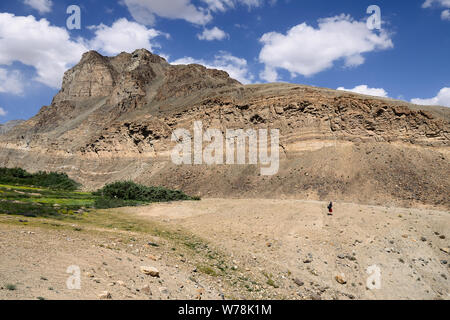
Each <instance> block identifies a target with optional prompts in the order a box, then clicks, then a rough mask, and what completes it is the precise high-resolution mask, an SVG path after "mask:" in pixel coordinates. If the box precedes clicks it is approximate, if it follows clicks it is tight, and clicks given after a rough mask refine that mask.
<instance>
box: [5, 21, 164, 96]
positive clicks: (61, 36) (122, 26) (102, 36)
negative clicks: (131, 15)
mask: <svg viewBox="0 0 450 320" xmlns="http://www.w3.org/2000/svg"><path fill="white" fill-rule="evenodd" d="M92 29H93V30H94V33H95V37H94V38H93V39H91V40H87V39H84V38H77V39H76V40H73V39H71V38H70V35H69V33H68V32H67V30H66V29H65V28H60V27H56V26H51V25H50V23H49V22H48V21H47V20H46V19H41V20H36V19H35V18H34V17H33V16H28V17H20V16H15V15H13V14H10V13H0V48H1V50H0V66H1V65H11V64H12V63H13V62H16V61H17V62H21V63H22V64H25V65H27V66H32V67H34V68H35V69H36V74H37V76H36V78H35V79H34V80H36V81H38V82H40V83H43V84H45V85H47V86H49V87H52V88H59V87H60V85H61V82H62V77H63V74H64V72H65V71H66V70H67V69H69V68H70V67H71V66H73V65H74V64H76V63H78V62H79V61H80V59H81V56H82V54H83V53H84V52H86V51H89V50H91V49H95V50H99V51H101V52H104V53H106V54H116V53H119V52H121V51H128V52H131V51H134V50H135V49H140V48H147V49H149V50H151V49H152V48H154V47H156V45H155V44H153V43H152V42H151V40H152V39H153V38H154V37H156V36H158V35H160V33H159V32H158V31H156V30H154V29H147V28H146V27H144V26H142V25H139V24H137V23H135V22H130V21H128V20H126V19H120V20H118V21H116V22H115V23H113V25H112V26H111V27H108V26H105V25H103V24H102V25H100V26H97V27H92Z"/></svg>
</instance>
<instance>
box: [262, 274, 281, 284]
mask: <svg viewBox="0 0 450 320" xmlns="http://www.w3.org/2000/svg"><path fill="white" fill-rule="evenodd" d="M263 275H264V277H266V279H267V281H266V283H267V285H269V286H271V287H274V288H279V286H278V285H277V284H276V283H275V281H274V280H273V279H272V277H273V276H272V274H270V273H267V272H263Z"/></svg>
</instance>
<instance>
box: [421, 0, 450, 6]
mask: <svg viewBox="0 0 450 320" xmlns="http://www.w3.org/2000/svg"><path fill="white" fill-rule="evenodd" d="M433 4H436V5H440V6H442V7H444V8H450V0H426V1H425V2H424V3H423V4H422V8H430V7H431V6H433Z"/></svg>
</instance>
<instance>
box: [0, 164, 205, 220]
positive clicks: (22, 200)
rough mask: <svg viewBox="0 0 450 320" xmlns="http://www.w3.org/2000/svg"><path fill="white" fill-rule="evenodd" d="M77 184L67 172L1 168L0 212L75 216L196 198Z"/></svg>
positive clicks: (123, 185)
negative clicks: (84, 188) (85, 188)
mask: <svg viewBox="0 0 450 320" xmlns="http://www.w3.org/2000/svg"><path fill="white" fill-rule="evenodd" d="M79 186H80V185H79V184H77V183H76V182H75V181H73V180H71V179H69V178H68V176H67V175H66V174H63V173H55V172H50V173H46V172H39V173H36V174H30V173H28V172H26V171H25V170H23V169H20V168H15V169H6V168H0V214H2V213H3V214H11V215H22V216H27V217H53V218H62V217H64V216H72V217H73V218H74V219H77V217H79V216H80V215H81V214H83V213H85V212H86V211H89V210H91V209H108V208H119V207H129V206H139V205H145V204H148V203H152V202H163V201H179V200H199V198H194V197H189V196H188V195H186V194H184V193H183V192H181V191H173V190H169V189H166V188H162V187H146V186H143V185H139V184H136V183H134V182H129V181H128V182H115V183H112V184H108V185H106V186H105V187H103V188H102V189H100V190H98V191H96V192H94V193H89V192H77V191H75V190H76V188H78V187H79Z"/></svg>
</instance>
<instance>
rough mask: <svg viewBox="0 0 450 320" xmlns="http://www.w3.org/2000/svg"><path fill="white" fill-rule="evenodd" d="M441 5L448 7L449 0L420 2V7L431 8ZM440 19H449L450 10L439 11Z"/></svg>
mask: <svg viewBox="0 0 450 320" xmlns="http://www.w3.org/2000/svg"><path fill="white" fill-rule="evenodd" d="M434 5H435V6H436V7H441V8H450V0H426V1H425V2H424V3H423V4H422V8H425V9H426V8H431V7H433V6H434ZM441 19H442V20H450V10H449V9H446V10H444V11H442V13H441Z"/></svg>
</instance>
